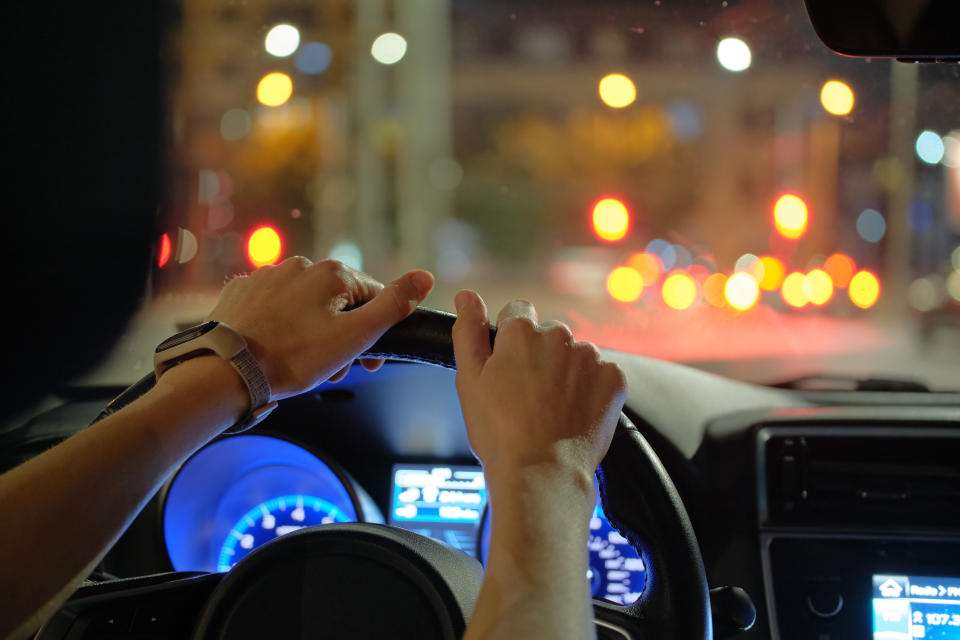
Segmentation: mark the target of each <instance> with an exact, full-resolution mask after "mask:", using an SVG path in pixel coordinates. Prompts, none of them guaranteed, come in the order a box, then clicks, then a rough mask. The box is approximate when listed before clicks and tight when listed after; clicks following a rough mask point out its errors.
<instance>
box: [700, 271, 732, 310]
mask: <svg viewBox="0 0 960 640" xmlns="http://www.w3.org/2000/svg"><path fill="white" fill-rule="evenodd" d="M726 286H727V276H725V275H723V274H722V273H711V274H710V275H709V276H707V279H706V280H704V281H703V299H704V300H706V301H707V302H709V303H710V304H712V305H713V306H715V307H723V306H725V305H726V304H727V298H726V296H725V295H724V292H723V290H724V288H725V287H726Z"/></svg>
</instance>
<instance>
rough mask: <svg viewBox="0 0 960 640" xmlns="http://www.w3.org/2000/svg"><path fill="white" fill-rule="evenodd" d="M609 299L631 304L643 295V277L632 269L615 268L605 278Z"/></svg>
mask: <svg viewBox="0 0 960 640" xmlns="http://www.w3.org/2000/svg"><path fill="white" fill-rule="evenodd" d="M607 291H608V292H609V293H610V297H612V298H613V299H614V300H618V301H620V302H633V301H634V300H636V299H637V298H639V297H640V294H641V293H643V276H641V275H640V272H639V271H637V270H636V269H634V268H633V267H617V268H616V269H614V270H613V271H611V272H610V275H608V276H607Z"/></svg>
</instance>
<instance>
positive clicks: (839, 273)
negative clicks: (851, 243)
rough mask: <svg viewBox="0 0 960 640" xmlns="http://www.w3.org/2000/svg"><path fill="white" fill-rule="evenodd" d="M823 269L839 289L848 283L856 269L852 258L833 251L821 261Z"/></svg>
mask: <svg viewBox="0 0 960 640" xmlns="http://www.w3.org/2000/svg"><path fill="white" fill-rule="evenodd" d="M823 270H824V271H826V272H827V273H829V274H830V277H831V278H833V284H834V286H836V287H839V288H841V289H843V288H845V287H846V286H847V285H848V284H850V278H852V277H853V274H854V272H855V271H856V270H857V265H856V263H855V262H854V261H853V258H851V257H850V256H848V255H846V254H843V253H835V254H833V255H832V256H830V257H829V258H827V260H826V262H824V263H823Z"/></svg>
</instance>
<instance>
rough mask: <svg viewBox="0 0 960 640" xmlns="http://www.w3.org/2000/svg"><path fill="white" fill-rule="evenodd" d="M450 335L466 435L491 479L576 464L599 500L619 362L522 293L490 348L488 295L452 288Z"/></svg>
mask: <svg viewBox="0 0 960 640" xmlns="http://www.w3.org/2000/svg"><path fill="white" fill-rule="evenodd" d="M455 302H456V306H457V321H456V323H455V324H454V327H453V344H454V351H455V353H456V358H457V390H458V392H459V394H460V402H461V405H462V407H463V415H464V420H465V421H466V425H467V434H468V436H469V438H470V444H471V446H472V447H473V450H474V452H475V453H476V454H477V456H478V457H479V458H480V460H481V462H483V465H484V469H485V472H486V475H487V480H488V483H491V484H497V483H498V482H500V481H502V482H511V481H512V480H515V479H516V478H514V477H513V474H515V473H516V472H517V471H523V470H525V469H532V468H535V467H537V468H543V467H547V468H549V469H550V470H551V471H555V470H557V469H560V470H561V471H564V472H569V471H572V472H574V473H575V474H576V476H577V478H578V479H580V480H583V481H585V486H584V489H585V490H588V491H589V492H590V505H591V507H592V500H593V493H592V492H593V484H592V481H593V474H594V472H595V470H596V468H597V465H599V464H600V461H601V460H602V459H603V456H604V455H605V454H606V451H607V449H608V448H609V446H610V442H611V440H612V439H613V431H614V428H615V427H616V423H617V419H618V417H619V415H620V410H621V408H622V406H623V401H624V395H625V393H626V381H625V379H624V376H623V373H622V372H621V371H620V368H619V367H617V365H615V364H613V363H610V362H605V361H604V360H602V359H601V357H600V353H599V351H597V348H596V347H594V346H593V345H592V344H590V343H584V342H576V341H575V340H574V339H573V336H572V335H571V333H570V330H569V329H568V328H567V327H566V326H565V325H563V324H560V323H545V324H542V325H538V323H537V313H536V310H535V309H534V308H533V305H531V304H530V303H529V302H524V301H521V300H516V301H514V302H511V303H510V304H508V305H507V306H505V307H504V308H503V310H502V311H501V312H500V316H499V318H498V319H497V328H498V330H497V339H496V346H495V347H494V348H493V349H492V350H491V348H490V338H489V322H488V320H487V310H486V306H485V305H484V303H483V300H482V299H481V298H480V296H479V295H477V294H476V293H474V292H473V291H461V292H460V293H459V294H457V297H456V300H455Z"/></svg>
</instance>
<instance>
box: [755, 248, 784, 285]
mask: <svg viewBox="0 0 960 640" xmlns="http://www.w3.org/2000/svg"><path fill="white" fill-rule="evenodd" d="M760 263H761V264H762V265H763V278H761V279H760V288H761V289H763V290H764V291H776V290H777V289H779V288H780V283H781V282H783V276H784V275H785V274H786V272H787V268H786V267H785V266H784V265H783V262H781V261H780V260H779V259H778V258H774V257H773V256H762V257H761V258H760Z"/></svg>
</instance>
